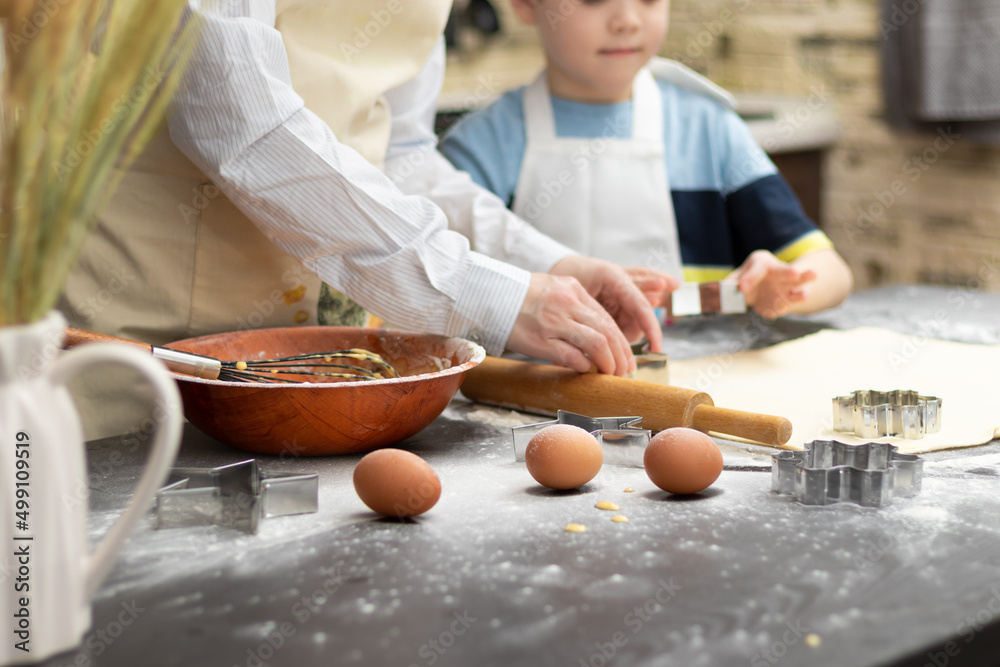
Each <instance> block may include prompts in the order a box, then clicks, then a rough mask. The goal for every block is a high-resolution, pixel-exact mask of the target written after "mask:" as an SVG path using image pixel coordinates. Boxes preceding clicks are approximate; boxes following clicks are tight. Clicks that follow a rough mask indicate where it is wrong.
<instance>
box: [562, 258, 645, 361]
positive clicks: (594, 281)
mask: <svg viewBox="0 0 1000 667" xmlns="http://www.w3.org/2000/svg"><path fill="white" fill-rule="evenodd" d="M549 273H550V274H552V275H557V276H572V277H574V278H576V279H577V280H579V281H580V284H581V285H583V288H584V289H585V290H587V293H588V294H590V296H592V297H593V298H594V299H596V300H597V302H598V303H600V304H601V305H602V306H603V307H604V309H605V310H606V311H607V312H608V313H609V314H610V315H611V317H612V318H613V319H614V321H615V322H616V323H617V324H618V327H619V328H620V329H621V331H622V333H624V334H625V338H626V339H628V341H632V342H635V341H638V340H640V339H641V338H642V336H643V334H645V336H646V338H647V340H649V346H650V350H651V351H653V352H660V351H661V350H662V349H663V348H662V342H663V332H662V331H661V329H660V322H659V320H657V319H656V314H655V313H654V312H653V307H652V306H651V305H650V301H649V299H648V298H647V296H646V295H645V294H644V292H643V290H642V288H640V287H639V286H638V285H637V283H636V281H635V279H634V278H633V277H632V276H631V275H630V274H629V273H627V272H626V270H625V269H623V268H622V267H620V266H618V265H617V264H615V263H613V262H608V261H605V260H603V259H594V258H593V257H584V256H583V255H569V256H568V257H564V258H562V259H561V260H559V261H558V262H556V263H555V266H553V267H552V268H551V269H550V270H549ZM650 273H651V274H652V273H653V272H650ZM626 346H627V341H626ZM629 361H630V363H631V364H632V369H634V364H635V360H634V358H633V357H632V356H631V349H630V350H629Z"/></svg>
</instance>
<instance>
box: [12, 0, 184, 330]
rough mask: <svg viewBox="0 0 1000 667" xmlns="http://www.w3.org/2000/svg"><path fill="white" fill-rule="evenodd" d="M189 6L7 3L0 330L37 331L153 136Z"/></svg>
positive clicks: (179, 59) (168, 0) (138, 0)
mask: <svg viewBox="0 0 1000 667" xmlns="http://www.w3.org/2000/svg"><path fill="white" fill-rule="evenodd" d="M186 4H187V2H186V0H155V1H150V0H5V1H4V2H3V3H2V4H0V27H2V30H0V34H2V36H3V50H2V51H3V58H2V61H0V68H2V89H0V326H3V325H9V324H19V323H27V322H34V321H36V320H38V319H40V318H42V317H44V316H45V315H46V314H47V313H48V312H49V311H50V310H51V309H52V307H53V306H54V304H55V302H56V300H57V298H58V296H59V292H60V291H61V290H62V286H63V284H64V282H65V280H66V276H67V274H68V273H69V271H70V269H71V268H72V266H73V263H74V261H75V260H76V258H77V256H78V255H79V252H80V249H81V248H82V246H83V243H84V241H85V240H86V238H87V235H88V234H89V233H90V231H91V229H92V227H93V224H94V222H95V213H96V212H97V211H98V210H99V208H100V207H101V206H102V205H103V204H105V203H106V202H107V200H108V199H109V197H110V195H111V194H112V193H113V191H114V188H115V186H116V185H117V184H118V183H119V181H120V179H121V176H122V175H123V170H124V169H125V168H126V167H127V166H128V165H129V164H131V162H132V161H133V160H134V159H135V157H136V156H137V155H138V154H139V152H140V151H141V150H142V148H143V147H144V146H145V144H146V143H147V142H148V141H149V139H150V138H151V137H152V135H153V133H154V132H155V131H156V130H157V129H158V128H159V127H160V124H161V123H162V120H163V113H164V109H165V106H166V103H167V101H168V100H169V97H170V95H171V93H172V92H173V90H174V88H175V86H176V84H177V78H178V74H179V72H180V70H181V68H182V66H183V64H184V61H185V58H186V56H187V55H188V54H189V53H190V51H191V46H192V43H193V40H194V37H195V32H196V26H195V22H194V21H191V20H187V21H185V7H186Z"/></svg>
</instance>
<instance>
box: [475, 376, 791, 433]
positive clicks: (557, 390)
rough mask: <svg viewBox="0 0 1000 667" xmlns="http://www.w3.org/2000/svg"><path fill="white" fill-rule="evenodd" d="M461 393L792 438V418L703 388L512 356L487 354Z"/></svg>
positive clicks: (534, 407)
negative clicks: (722, 400) (738, 405)
mask: <svg viewBox="0 0 1000 667" xmlns="http://www.w3.org/2000/svg"><path fill="white" fill-rule="evenodd" d="M462 393H463V394H465V396H466V397H467V398H469V399H471V400H473V401H478V402H480V403H487V404H490V405H499V406H501V407H505V408H513V409H515V410H524V411H525V412H541V413H543V414H550V415H554V414H555V413H556V410H568V411H570V412H576V413H579V414H582V415H587V416H588V417H611V416H616V417H617V416H626V415H637V416H639V417H642V427H643V428H648V429H650V430H652V431H662V430H663V429H665V428H672V427H674V426H687V427H690V428H696V429H698V430H699V431H705V432H708V431H713V432H715V433H720V434H723V435H731V436H736V437H737V438H743V439H745V440H753V441H754V442H760V443H763V444H765V445H774V446H780V445H784V444H785V443H786V442H788V439H789V438H791V437H792V423H791V422H790V421H788V420H787V419H785V418H784V417H775V416H773V415H762V414H757V413H754V412H743V411H741V410H729V409H726V408H719V407H716V406H715V405H714V404H713V403H712V398H711V396H709V395H708V394H706V393H705V392H703V391H695V390H694V389H684V388H682V387H671V386H668V385H662V384H656V383H653V382H642V381H640V380H631V379H629V378H621V377H615V376H613V375H599V374H596V373H584V374H580V373H577V372H576V371H574V370H571V369H569V368H560V367H558V366H545V365H542V364H534V363H529V362H525V361H513V360H511V359H497V358H494V357H486V359H485V361H483V363H481V364H480V365H479V366H477V367H476V368H473V369H472V370H471V371H469V372H468V373H467V374H466V376H465V380H464V382H462Z"/></svg>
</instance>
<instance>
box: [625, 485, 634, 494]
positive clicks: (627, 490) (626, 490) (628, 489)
mask: <svg viewBox="0 0 1000 667" xmlns="http://www.w3.org/2000/svg"><path fill="white" fill-rule="evenodd" d="M625 493H635V489H633V488H632V487H631V486H626V487H625Z"/></svg>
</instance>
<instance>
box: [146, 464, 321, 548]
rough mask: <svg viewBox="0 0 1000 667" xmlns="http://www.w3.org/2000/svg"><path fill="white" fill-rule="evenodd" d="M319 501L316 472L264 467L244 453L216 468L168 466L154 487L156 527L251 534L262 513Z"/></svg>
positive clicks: (300, 510)
mask: <svg viewBox="0 0 1000 667" xmlns="http://www.w3.org/2000/svg"><path fill="white" fill-rule="evenodd" d="M318 507H319V475H317V474H316V473H288V472H272V473H263V472H261V471H260V468H258V467H257V461H256V460H254V459H248V460H246V461H240V462H239V463H232V464H230V465H224V466H219V467H216V468H172V469H171V470H170V475H169V476H168V477H167V484H166V486H164V487H163V488H161V489H160V490H159V491H157V493H156V527H157V528H181V527H189V526H207V525H212V524H216V525H220V526H224V527H227V528H235V529H236V530H241V531H243V532H245V533H251V534H254V533H256V532H257V530H258V528H259V527H260V521H261V519H265V518H269V517H274V516H288V515H291V514H308V513H312V512H315V511H316V510H317V509H318Z"/></svg>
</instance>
